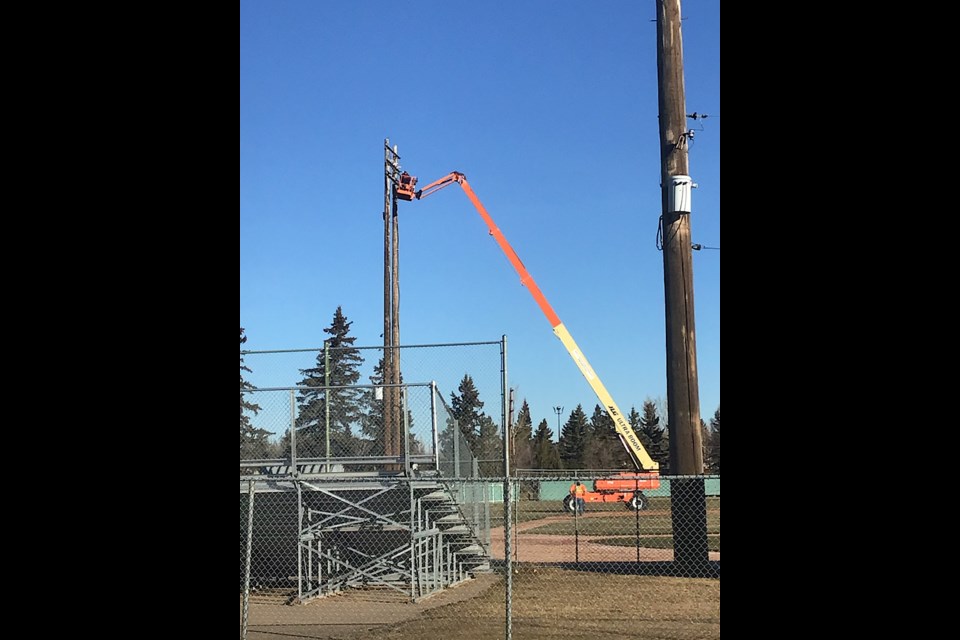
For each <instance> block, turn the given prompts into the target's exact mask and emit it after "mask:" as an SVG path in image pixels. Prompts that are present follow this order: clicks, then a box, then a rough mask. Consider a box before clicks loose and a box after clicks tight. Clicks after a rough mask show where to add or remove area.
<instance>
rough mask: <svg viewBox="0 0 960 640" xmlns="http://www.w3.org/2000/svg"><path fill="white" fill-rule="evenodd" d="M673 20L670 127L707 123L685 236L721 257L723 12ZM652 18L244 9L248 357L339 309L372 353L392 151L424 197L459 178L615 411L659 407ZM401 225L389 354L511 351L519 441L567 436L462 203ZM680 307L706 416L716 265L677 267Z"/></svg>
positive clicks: (527, 10)
mask: <svg viewBox="0 0 960 640" xmlns="http://www.w3.org/2000/svg"><path fill="white" fill-rule="evenodd" d="M683 15H684V18H685V20H684V23H683V45H684V65H685V78H686V104H687V113H693V112H694V111H696V112H699V113H707V114H710V116H711V117H710V118H707V119H706V120H704V121H700V122H693V121H692V120H691V121H690V127H691V128H694V129H696V130H697V132H696V135H695V138H694V142H693V145H692V147H691V150H690V173H691V175H692V177H693V179H694V181H695V182H696V183H697V184H698V185H699V188H698V189H696V190H694V192H693V214H692V232H693V240H694V242H695V243H700V244H702V245H704V246H705V247H720V122H721V120H720V118H719V116H720V3H719V0H685V1H684V2H683ZM654 17H655V3H654V1H653V0H648V1H646V2H636V1H631V0H594V1H592V2H573V1H569V0H553V1H546V0H525V1H523V2H515V1H511V2H506V1H490V2H474V3H449V2H433V1H430V2H427V1H421V2H417V1H415V2H409V3H396V2H382V1H380V0H365V1H363V2H340V3H331V2H314V1H306V0H284V1H268V0H241V2H240V326H242V327H244V328H245V329H246V332H247V336H248V338H249V340H248V342H247V344H246V347H247V348H249V349H254V350H261V349H291V348H300V347H315V346H318V345H320V344H322V342H323V339H324V338H325V337H327V334H325V333H323V331H322V330H323V328H325V327H328V326H329V325H330V322H331V320H332V318H333V314H334V311H335V310H336V308H337V306H342V308H343V312H344V314H345V315H346V316H347V318H348V319H349V320H350V321H352V322H353V326H352V329H351V334H352V335H354V336H356V338H357V342H356V344H357V345H358V346H375V345H379V344H382V338H380V334H381V333H382V331H383V221H382V217H381V216H382V211H383V140H384V138H389V139H390V141H391V143H392V144H396V145H398V146H399V151H400V155H401V157H402V167H403V168H404V169H406V170H408V171H409V172H410V173H412V174H414V175H416V176H418V177H419V178H420V184H421V185H424V184H426V183H428V182H432V181H433V180H435V179H437V178H440V177H442V176H444V175H446V174H447V173H449V172H450V171H454V170H456V171H461V172H463V173H465V174H466V176H467V178H468V179H469V181H470V184H471V186H472V187H473V188H474V190H475V191H476V192H477V195H478V196H479V197H480V199H481V200H482V201H483V203H484V205H485V206H486V208H487V210H488V211H489V212H490V214H491V215H492V216H493V218H494V220H495V221H496V222H497V225H498V226H499V227H500V229H501V230H502V231H503V233H504V234H505V236H506V237H507V239H508V240H509V241H510V243H511V244H512V245H513V247H514V248H515V249H516V251H517V253H518V254H519V256H520V257H521V259H522V260H523V261H524V263H525V264H526V266H527V268H528V269H529V270H530V272H531V274H532V275H533V277H534V279H535V280H536V281H537V283H538V284H539V286H540V288H541V289H542V290H543V292H544V294H545V295H546V297H547V299H548V300H549V301H550V303H551V304H552V306H553V307H554V309H555V310H556V312H557V314H558V315H559V316H560V319H561V320H562V321H563V322H564V324H565V325H566V326H567V328H568V329H569V331H570V333H571V334H572V335H573V337H574V339H575V340H576V341H577V342H578V343H579V345H580V347H581V348H582V350H583V352H584V354H585V355H586V356H587V358H588V359H589V361H590V363H591V364H592V365H593V368H594V369H595V370H596V371H597V373H598V375H599V376H600V378H601V379H602V380H603V382H604V383H605V385H606V386H607V388H608V390H609V391H610V392H611V394H612V395H613V398H614V399H615V400H616V402H617V404H618V405H619V406H620V408H621V409H622V410H623V411H625V412H627V411H629V410H630V407H636V408H637V409H638V410H639V409H640V407H641V405H642V403H643V401H644V400H646V399H652V400H657V401H665V399H666V363H665V345H664V343H665V337H664V306H663V256H662V254H661V253H660V252H659V251H658V249H657V246H656V233H657V225H658V217H659V215H660V185H659V183H660V166H659V142H658V128H657V65H656V42H655V40H656V23H655V22H652V20H653V19H654ZM701 126H703V129H704V130H703V131H700V127H701ZM400 225H401V229H400V241H401V248H400V256H401V258H400V281H401V341H402V343H404V344H430V343H446V342H472V341H485V340H498V339H499V338H500V336H501V335H504V334H505V335H506V336H507V338H508V341H509V353H508V355H509V362H508V366H509V374H510V386H511V387H514V388H516V390H517V406H518V407H519V405H520V403H522V402H523V400H527V401H528V402H529V404H530V408H531V412H532V414H533V419H534V425H536V424H537V423H538V422H539V421H540V420H541V419H544V418H546V419H548V421H549V422H548V423H549V425H550V427H551V429H553V430H556V414H555V413H554V412H553V410H552V407H554V406H556V405H562V406H564V407H565V409H564V415H563V418H564V420H566V418H567V416H568V415H569V412H570V411H571V410H572V409H573V408H574V407H576V406H577V405H578V404H582V405H583V407H584V410H585V411H586V412H587V415H588V416H589V415H591V414H592V412H593V408H594V406H595V405H596V404H597V402H598V401H597V399H596V396H595V395H594V394H593V391H592V390H591V388H590V386H589V385H588V384H587V382H586V380H585V379H584V378H583V376H582V375H581V374H580V372H579V370H578V369H577V367H576V365H575V364H574V362H573V361H572V360H571V359H570V357H569V355H568V354H567V353H566V351H565V350H564V348H563V346H562V344H561V343H560V341H559V340H557V339H556V338H555V337H554V335H553V332H552V331H551V328H550V325H549V323H548V322H547V320H546V319H545V317H544V316H543V315H542V314H541V312H540V310H539V308H538V307H537V305H536V304H535V302H534V301H533V298H532V297H531V296H530V294H529V293H528V291H527V290H526V289H525V288H524V287H523V286H521V285H520V282H519V278H518V277H517V275H516V274H515V272H514V271H513V269H512V268H511V267H510V264H509V263H508V261H507V260H506V258H505V257H504V256H503V254H502V253H501V252H500V249H499V248H498V246H497V244H496V242H494V240H493V239H492V238H491V237H490V236H489V235H488V233H487V231H486V227H485V226H484V224H483V221H482V220H481V218H480V217H479V216H478V215H477V213H476V211H475V210H474V208H473V207H472V206H471V205H470V202H469V200H468V199H467V198H466V196H465V195H464V194H463V193H462V192H461V190H460V189H459V187H456V186H452V187H449V188H447V189H445V190H443V191H440V192H439V193H437V194H435V195H433V196H431V197H430V198H428V199H426V200H423V201H420V202H414V203H401V205H400ZM694 302H695V305H696V311H695V313H696V330H697V358H698V368H699V382H700V409H701V414H702V417H703V418H704V420H706V421H708V422H709V420H710V418H711V417H712V416H713V413H714V412H715V411H716V409H717V408H718V407H719V405H720V251H719V250H713V249H704V250H702V251H699V252H694ZM257 373H258V372H256V371H255V373H254V376H255V378H254V380H255V382H256V383H257V384H261V385H264V386H266V385H269V384H271V383H277V382H279V381H276V380H269V379H267V378H266V377H264V372H259V375H260V377H257ZM450 391H453V389H448V390H447V393H446V394H445V395H447V396H448V397H449V392H450ZM487 400H488V405H489V406H488V408H489V409H491V410H494V409H495V407H496V406H497V403H498V401H499V400H498V399H497V398H488V399H487ZM492 412H493V411H492ZM494 415H496V414H495V413H494Z"/></svg>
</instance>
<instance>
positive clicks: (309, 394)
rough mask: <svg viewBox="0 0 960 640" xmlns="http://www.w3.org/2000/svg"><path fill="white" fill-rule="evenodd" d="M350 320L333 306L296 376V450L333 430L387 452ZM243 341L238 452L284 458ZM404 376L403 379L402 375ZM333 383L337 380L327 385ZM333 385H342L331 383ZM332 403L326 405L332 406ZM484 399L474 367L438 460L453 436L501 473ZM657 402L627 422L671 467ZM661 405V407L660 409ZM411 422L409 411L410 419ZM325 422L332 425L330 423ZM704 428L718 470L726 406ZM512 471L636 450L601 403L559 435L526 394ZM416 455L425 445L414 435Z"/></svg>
mask: <svg viewBox="0 0 960 640" xmlns="http://www.w3.org/2000/svg"><path fill="white" fill-rule="evenodd" d="M351 324H352V323H351V322H350V321H348V320H347V318H346V316H345V315H344V314H343V310H342V308H340V307H337V310H336V312H335V313H334V316H333V320H332V322H331V324H330V326H329V327H327V328H325V329H323V331H324V332H325V333H327V334H329V336H330V337H329V338H327V339H326V340H325V344H326V345H327V347H328V350H327V351H326V352H324V351H321V352H320V353H319V354H318V355H317V361H316V366H314V367H312V368H309V369H302V370H300V374H301V375H302V376H303V377H302V379H301V380H300V382H299V383H298V384H297V386H299V387H304V389H301V390H300V391H299V392H298V394H297V418H296V423H295V424H296V429H297V440H298V443H297V454H298V455H299V456H300V457H323V456H325V455H326V452H327V447H328V438H329V449H330V455H331V457H344V456H346V457H362V456H374V455H383V442H384V411H385V407H384V402H383V397H382V394H379V393H377V389H376V388H375V387H374V388H350V387H353V386H354V385H358V384H363V383H361V382H360V377H361V376H360V372H359V369H360V366H361V365H362V364H363V358H362V356H361V353H360V350H359V349H356V348H354V346H353V345H354V342H355V340H356V338H355V337H353V336H350V335H349V333H350V326H351ZM246 341H247V337H246V335H245V331H244V329H243V327H241V328H240V348H241V353H240V456H241V459H257V458H276V457H283V458H285V457H287V456H289V454H290V435H289V433H286V434H284V435H283V436H282V437H281V439H280V440H279V441H278V442H272V441H271V440H270V437H269V436H270V432H268V431H265V430H263V429H258V428H255V427H254V426H253V424H252V422H251V419H250V418H251V416H253V415H256V414H257V413H258V412H259V411H260V410H261V409H260V407H259V406H258V405H257V404H256V403H255V402H254V401H253V397H254V396H253V394H251V393H250V392H251V391H252V390H253V389H254V387H253V385H251V384H250V383H249V382H247V381H246V380H245V379H244V375H243V374H244V372H247V373H252V372H251V370H250V368H249V367H247V366H245V364H244V360H243V344H244V343H245V342H246ZM368 380H369V384H370V385H374V386H375V385H380V384H382V383H383V359H382V358H381V359H380V361H379V363H378V364H377V365H376V366H375V367H374V373H373V375H371V376H369V379H368ZM401 381H402V379H401ZM327 387H331V388H330V389H327ZM332 387H337V388H332ZM328 403H329V406H330V408H329V411H328V408H327V405H328ZM483 406H484V402H483V400H482V399H481V398H480V393H479V390H478V389H477V388H476V385H475V384H474V381H473V378H472V377H471V376H470V375H469V374H464V376H463V378H462V379H461V381H460V384H459V386H458V387H457V390H456V391H455V392H451V394H450V401H449V412H450V416H449V417H448V419H447V420H446V421H445V423H444V424H443V425H442V427H441V430H440V434H439V435H438V439H439V445H440V455H441V458H442V459H445V460H449V459H452V455H453V451H454V449H455V446H454V437H455V434H457V433H458V432H459V436H460V443H461V444H466V445H467V446H468V447H469V450H470V452H471V453H472V455H473V457H475V458H476V459H477V460H478V461H479V471H480V474H481V475H485V476H497V475H502V469H503V466H502V457H503V439H502V438H501V437H500V429H499V425H498V421H496V420H494V418H492V417H491V416H490V415H488V414H486V413H484V412H483ZM660 413H661V411H660V410H659V409H658V406H657V402H655V401H653V400H650V399H647V400H645V401H644V402H643V404H642V406H641V411H639V412H638V411H637V410H636V408H635V407H631V408H630V411H629V413H628V414H627V420H628V422H629V423H630V426H631V428H633V430H634V431H635V432H636V433H637V436H638V437H639V438H640V441H641V442H642V444H643V446H644V448H645V449H646V450H647V452H648V453H649V454H650V457H651V458H653V459H654V460H655V461H656V462H657V463H659V465H660V473H661V474H663V475H669V474H670V454H669V452H670V442H669V427H668V425H666V424H661V418H660ZM664 413H665V411H664ZM405 418H406V420H407V421H408V424H410V426H411V427H412V426H413V425H412V422H413V415H412V414H409V413H408V414H407V416H406V417H405ZM328 424H329V429H328ZM701 429H702V430H703V446H704V451H703V460H704V471H705V472H706V473H715V474H719V473H720V407H717V410H716V412H715V413H714V415H713V417H712V418H711V420H710V424H709V425H707V424H706V423H704V422H703V421H702V420H701ZM509 441H510V447H511V451H510V453H511V468H512V469H547V470H549V469H557V470H565V469H624V470H633V469H634V466H633V463H632V462H631V458H630V455H629V454H628V453H627V451H626V449H625V448H624V446H623V445H622V444H621V442H620V439H619V436H618V435H617V433H616V429H615V427H614V423H613V420H612V419H611V418H610V416H608V415H607V413H606V412H605V411H604V410H603V409H602V408H601V407H600V405H599V404H598V405H595V406H594V408H593V413H592V415H591V416H590V417H589V418H588V417H587V414H586V412H585V411H584V409H583V406H582V405H577V407H576V408H575V409H573V411H571V412H570V414H569V415H568V417H567V420H566V422H565V423H564V424H563V426H562V427H561V428H560V433H559V437H558V438H557V440H556V441H554V433H553V430H552V429H551V428H550V426H549V423H548V421H547V420H546V419H542V420H540V422H539V423H538V425H537V428H536V430H534V429H533V419H532V417H531V415H530V407H529V405H528V403H527V401H526V400H524V401H523V403H522V405H521V407H520V410H519V412H518V413H517V416H516V419H515V420H513V422H512V426H511V429H510V439H509ZM411 447H412V449H413V451H414V453H420V452H423V451H424V450H425V449H426V447H425V445H424V444H423V443H421V442H419V441H417V440H416V439H414V441H413V442H412V444H411Z"/></svg>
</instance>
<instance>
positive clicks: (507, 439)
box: [500, 336, 513, 640]
mask: <svg viewBox="0 0 960 640" xmlns="http://www.w3.org/2000/svg"><path fill="white" fill-rule="evenodd" d="M500 376H501V377H500V401H501V405H500V416H501V423H502V424H503V557H504V562H505V563H506V568H507V588H506V592H507V593H506V603H505V606H506V612H505V616H504V618H505V620H504V625H505V626H504V636H505V639H506V640H511V638H512V629H511V622H512V619H513V556H512V555H511V554H512V550H511V549H510V542H511V540H510V536H511V535H513V527H512V526H511V525H512V522H511V516H512V515H513V514H512V512H511V511H512V508H513V502H512V501H511V499H510V489H511V488H512V487H511V482H510V446H511V445H512V444H513V438H512V437H511V435H510V427H511V425H510V420H509V419H508V418H507V413H508V411H507V336H502V337H501V341H500Z"/></svg>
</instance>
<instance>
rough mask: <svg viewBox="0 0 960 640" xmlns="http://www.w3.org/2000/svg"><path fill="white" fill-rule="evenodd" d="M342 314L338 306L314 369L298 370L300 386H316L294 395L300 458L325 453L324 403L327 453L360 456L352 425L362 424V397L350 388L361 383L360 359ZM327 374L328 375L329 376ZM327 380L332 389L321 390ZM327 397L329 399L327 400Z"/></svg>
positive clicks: (361, 360) (357, 391)
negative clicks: (327, 432)
mask: <svg viewBox="0 0 960 640" xmlns="http://www.w3.org/2000/svg"><path fill="white" fill-rule="evenodd" d="M352 324H353V323H352V322H348V321H347V317H346V316H345V315H343V310H342V308H341V307H337V310H336V312H335V313H334V315H333V321H332V322H331V324H330V326H329V327H327V328H326V329H324V330H323V331H324V333H328V334H330V337H329V338H327V339H326V340H325V341H324V343H325V345H326V349H324V350H321V351H320V353H319V354H318V355H317V366H316V367H313V368H312V369H301V371H300V374H301V375H303V376H304V378H303V379H302V380H301V381H300V382H299V384H298V386H301V387H319V388H317V389H308V390H304V391H300V392H299V394H298V396H297V405H298V408H299V411H298V415H297V420H296V426H297V438H298V441H302V442H303V443H304V444H303V447H302V448H301V447H300V445H299V444H298V446H297V448H298V453H299V454H300V455H302V456H305V457H306V456H323V455H325V454H326V415H327V411H326V408H327V402H328V401H329V404H330V412H329V414H330V449H331V451H330V453H331V455H333V456H352V455H359V454H360V453H361V452H360V451H357V449H358V447H359V443H358V441H357V440H356V439H355V438H354V437H353V427H354V425H361V424H362V422H363V420H362V416H363V412H362V410H361V409H362V407H363V394H362V390H361V389H357V388H338V389H334V388H332V387H351V386H353V385H356V384H357V383H358V382H359V380H360V370H359V369H360V365H362V364H363V358H362V357H361V355H360V350H359V349H356V348H354V347H353V343H354V342H355V341H356V338H354V337H352V336H350V325H352ZM327 359H329V367H330V370H329V372H328V371H327V369H326V360H327ZM328 374H329V375H328ZM328 379H329V386H330V387H331V389H330V390H329V393H328V390H327V389H324V388H323V387H324V386H325V385H327V380H328ZM328 396H329V398H328Z"/></svg>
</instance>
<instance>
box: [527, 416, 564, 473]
mask: <svg viewBox="0 0 960 640" xmlns="http://www.w3.org/2000/svg"><path fill="white" fill-rule="evenodd" d="M533 466H534V468H536V469H559V468H560V453H559V452H558V451H557V443H555V442H554V441H553V431H552V430H551V429H550V427H549V426H548V425H547V421H546V420H541V421H540V424H539V425H538V426H537V432H536V433H535V434H534V436H533Z"/></svg>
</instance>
